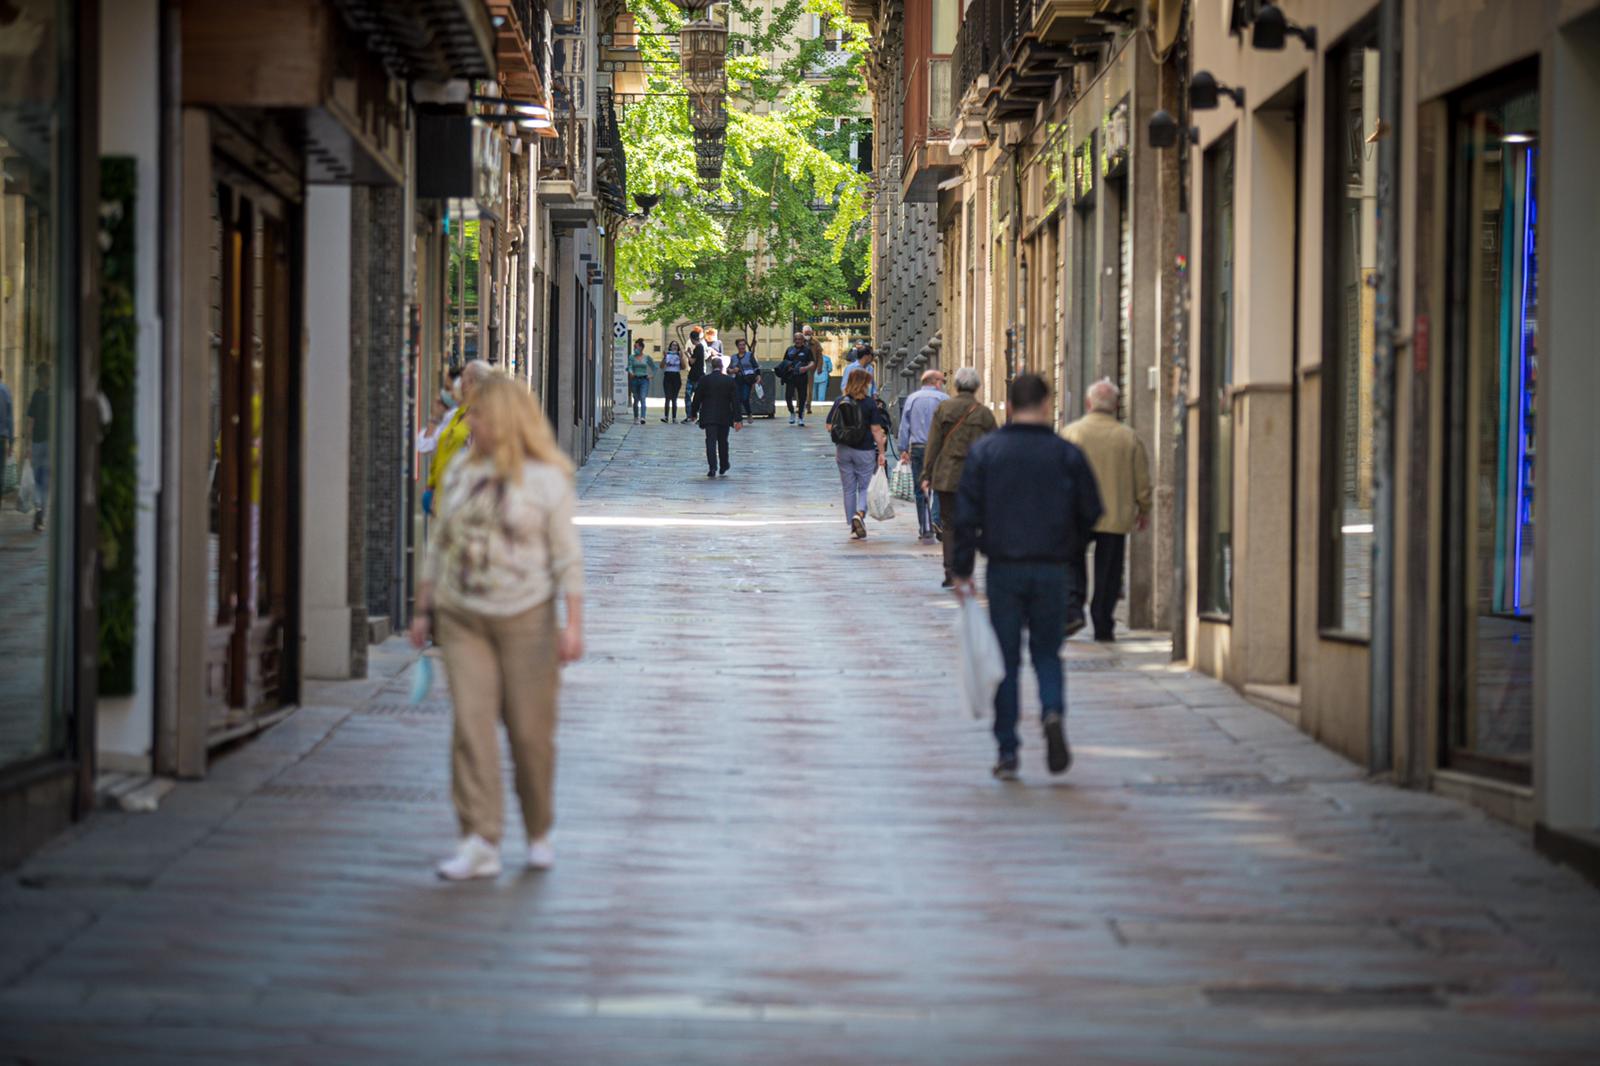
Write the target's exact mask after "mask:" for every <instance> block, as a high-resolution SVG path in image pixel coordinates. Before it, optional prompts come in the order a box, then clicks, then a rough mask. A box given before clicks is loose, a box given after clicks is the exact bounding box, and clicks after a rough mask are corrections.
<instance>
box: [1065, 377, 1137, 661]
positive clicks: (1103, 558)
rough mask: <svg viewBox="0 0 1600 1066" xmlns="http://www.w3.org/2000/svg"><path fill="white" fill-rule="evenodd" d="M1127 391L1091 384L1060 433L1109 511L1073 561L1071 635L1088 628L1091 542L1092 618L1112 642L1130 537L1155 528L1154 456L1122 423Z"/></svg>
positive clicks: (1098, 632)
mask: <svg viewBox="0 0 1600 1066" xmlns="http://www.w3.org/2000/svg"><path fill="white" fill-rule="evenodd" d="M1121 397H1122V391H1121V390H1120V389H1118V388H1117V386H1116V385H1115V384H1113V383H1112V381H1111V380H1110V379H1109V378H1103V379H1101V380H1100V381H1097V382H1095V383H1094V384H1093V385H1090V386H1089V389H1088V392H1087V393H1085V395H1084V406H1085V407H1086V408H1087V410H1086V411H1085V413H1084V416H1083V417H1082V418H1080V419H1078V420H1077V421H1076V422H1073V423H1072V424H1070V425H1068V426H1067V428H1066V429H1064V430H1062V431H1061V435H1062V436H1063V437H1065V438H1066V439H1067V440H1068V441H1070V442H1071V443H1073V444H1075V445H1077V447H1078V450H1079V451H1081V452H1083V456H1084V458H1085V459H1087V460H1088V461H1089V469H1090V470H1093V471H1094V479H1095V485H1096V487H1097V488H1098V489H1099V491H1100V504H1101V506H1102V507H1104V508H1105V513H1104V514H1102V515H1101V516H1100V521H1098V522H1096V523H1095V526H1094V533H1093V535H1092V536H1091V537H1090V538H1089V540H1088V542H1087V543H1085V544H1084V545H1083V547H1082V549H1081V550H1080V551H1079V552H1078V554H1077V556H1076V557H1075V558H1074V559H1073V561H1072V587H1071V590H1070V592H1069V593H1068V600H1067V636H1069V637H1070V636H1071V635H1072V634H1074V633H1076V632H1077V631H1078V630H1080V629H1082V628H1083V627H1084V620H1083V601H1084V598H1085V597H1086V596H1087V594H1088V591H1089V589H1088V576H1089V574H1088V569H1089V568H1088V560H1087V558H1086V556H1087V554H1088V546H1089V544H1091V543H1092V544H1093V545H1094V598H1093V599H1092V600H1091V601H1090V602H1089V617H1090V619H1091V620H1092V621H1093V622H1094V639H1095V640H1097V641H1100V642H1101V643H1103V644H1109V643H1111V642H1113V641H1115V640H1116V639H1117V620H1116V610H1117V600H1119V599H1120V598H1121V597H1122V560H1123V558H1124V557H1125V555H1126V552H1127V545H1128V534H1129V533H1131V532H1133V531H1134V530H1136V529H1137V530H1139V531H1140V532H1143V531H1144V529H1145V527H1146V526H1148V525H1149V524H1150V458H1149V456H1148V455H1147V454H1146V452H1145V450H1144V441H1142V440H1140V439H1139V435H1138V434H1137V433H1135V432H1134V431H1133V430H1132V429H1131V428H1130V427H1128V426H1125V425H1123V424H1122V423H1121V422H1119V421H1117V401H1118V400H1119V399H1121Z"/></svg>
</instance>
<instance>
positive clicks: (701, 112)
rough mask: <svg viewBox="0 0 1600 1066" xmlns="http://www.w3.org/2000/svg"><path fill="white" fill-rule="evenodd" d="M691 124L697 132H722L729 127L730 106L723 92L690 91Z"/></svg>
mask: <svg viewBox="0 0 1600 1066" xmlns="http://www.w3.org/2000/svg"><path fill="white" fill-rule="evenodd" d="M689 125H690V126H691V127H693V128H694V130H695V132H696V133H702V132H703V133H717V134H720V133H722V131H723V130H725V129H727V128H728V108H727V105H726V103H725V98H724V96H723V94H722V93H720V92H716V93H690V94H689Z"/></svg>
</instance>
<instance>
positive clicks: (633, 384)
mask: <svg viewBox="0 0 1600 1066" xmlns="http://www.w3.org/2000/svg"><path fill="white" fill-rule="evenodd" d="M649 395H650V379H649V378H629V379H628V396H629V398H630V399H631V400H632V401H633V417H634V418H643V417H644V408H645V403H644V398H645V397H646V396H649Z"/></svg>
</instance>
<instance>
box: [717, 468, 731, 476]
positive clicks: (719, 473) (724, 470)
mask: <svg viewBox="0 0 1600 1066" xmlns="http://www.w3.org/2000/svg"><path fill="white" fill-rule="evenodd" d="M717 476H718V477H727V476H728V471H727V469H726V468H723V469H722V470H719V471H717Z"/></svg>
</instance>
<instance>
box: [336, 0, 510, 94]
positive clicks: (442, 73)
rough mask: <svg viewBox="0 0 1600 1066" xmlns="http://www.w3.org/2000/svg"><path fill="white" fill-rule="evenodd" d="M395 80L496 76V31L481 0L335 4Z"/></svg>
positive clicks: (379, 0)
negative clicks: (396, 78) (398, 78)
mask: <svg viewBox="0 0 1600 1066" xmlns="http://www.w3.org/2000/svg"><path fill="white" fill-rule="evenodd" d="M333 4H334V6H335V7H337V8H338V9H339V13H340V14H341V15H342V16H343V17H344V20H345V22H346V23H348V24H349V25H350V27H351V28H352V29H353V30H355V31H356V32H357V33H359V34H361V35H362V36H363V37H365V38H366V41H367V47H368V48H370V49H371V50H372V51H373V53H375V54H376V55H378V56H379V57H380V58H381V59H382V60H383V62H384V65H385V66H386V67H387V68H388V70H389V72H390V73H391V74H393V75H394V76H396V77H400V78H410V79H418V80H428V81H448V80H449V79H452V78H493V77H494V75H495V55H494V27H493V26H491V25H490V23H489V12H488V10H487V9H486V8H485V7H484V5H483V0H333Z"/></svg>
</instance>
